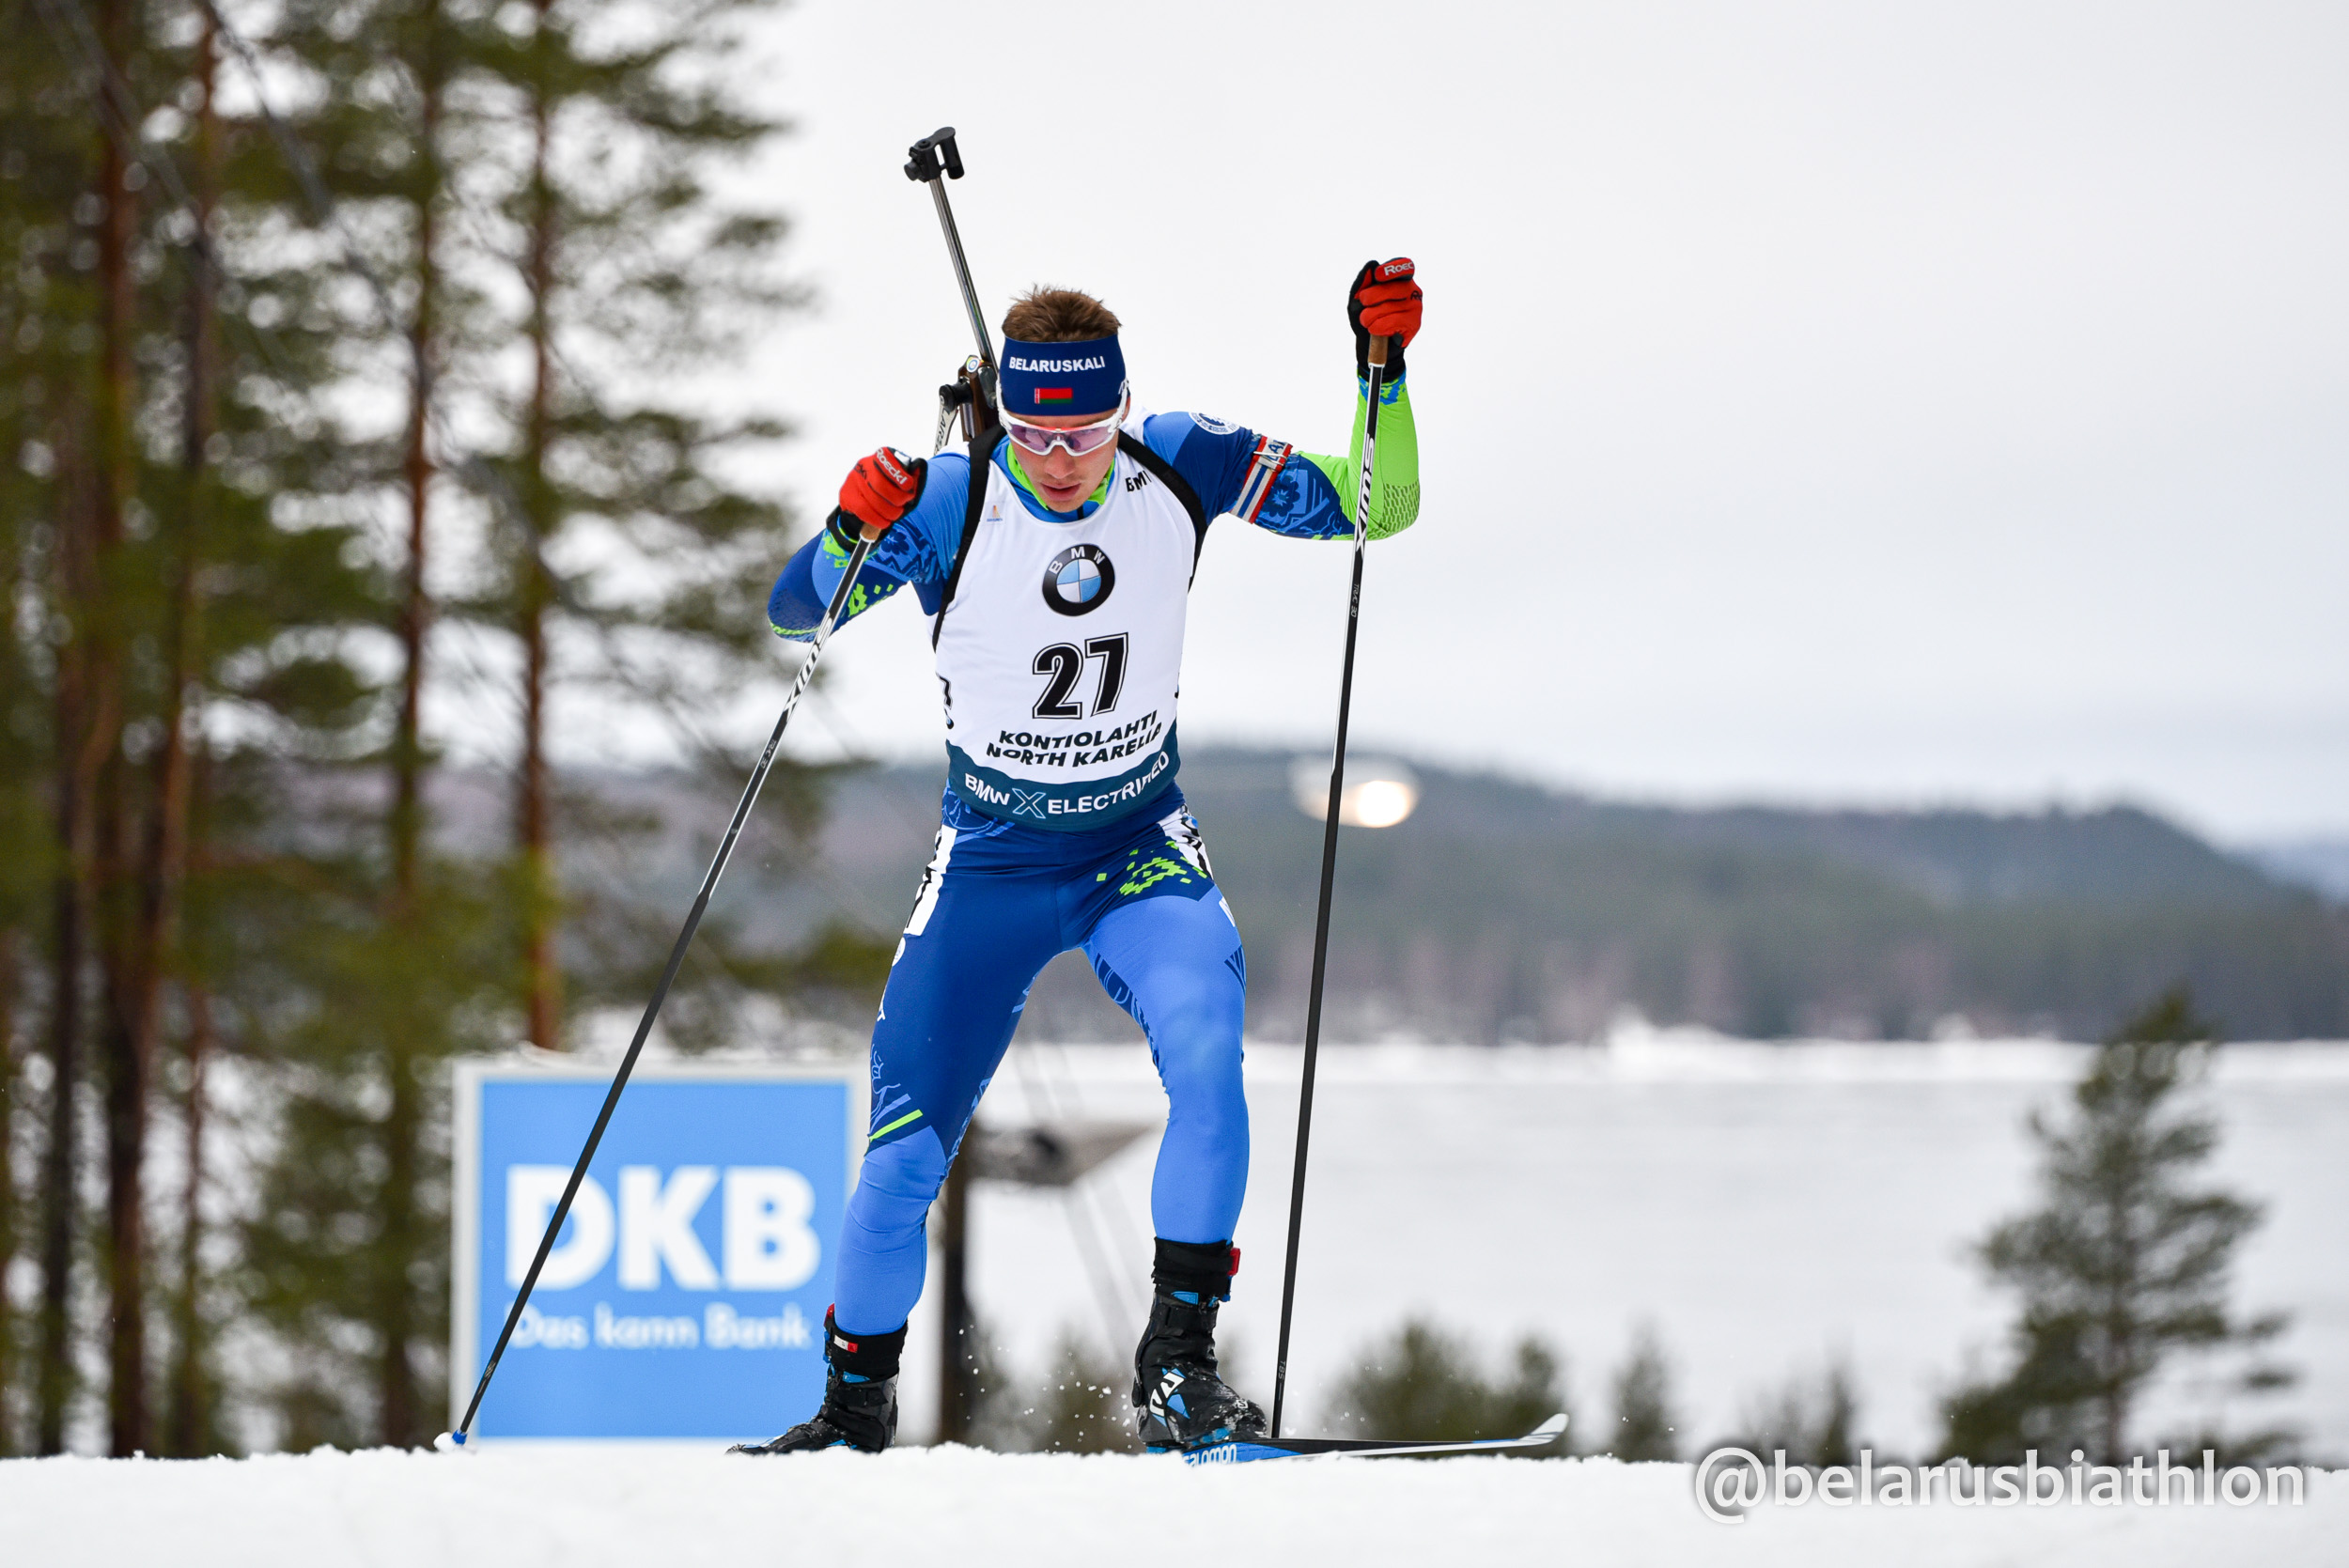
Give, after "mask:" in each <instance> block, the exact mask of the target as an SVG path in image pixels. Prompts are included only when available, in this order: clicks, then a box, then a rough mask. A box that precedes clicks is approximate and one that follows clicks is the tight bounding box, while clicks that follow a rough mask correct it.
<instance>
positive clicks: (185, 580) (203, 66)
mask: <svg viewBox="0 0 2349 1568" xmlns="http://www.w3.org/2000/svg"><path fill="white" fill-rule="evenodd" d="M201 16H202V23H201V31H200V33H199V35H198V37H197V39H196V45H195V51H194V58H193V60H192V62H191V63H192V66H193V69H194V81H195V85H196V91H197V93H198V100H197V103H196V110H195V135H194V144H195V145H194V163H195V179H194V197H195V211H194V219H195V225H196V232H195V236H194V240H193V241H191V242H190V243H189V245H188V250H187V265H188V298H187V306H186V310H187V315H186V322H185V328H184V337H185V345H186V353H187V384H186V387H185V389H184V393H183V412H184V422H183V424H182V426H181V428H180V449H179V472H180V480H181V489H180V518H179V528H180V540H179V560H178V562H177V563H175V570H174V574H173V579H172V587H171V620H170V629H169V636H170V658H169V667H168V671H167V674H166V677H165V679H166V686H165V689H164V692H163V724H164V729H163V747H162V749H161V750H160V752H158V753H157V755H156V758H155V783H154V791H155V810H154V816H153V820H152V824H151V827H150V830H149V832H148V846H147V864H146V875H145V877H144V885H143V887H142V890H141V896H140V900H139V913H140V918H141V923H142V925H143V927H144V929H143V931H142V933H141V949H142V952H143V953H144V954H145V955H146V960H147V961H146V963H145V964H144V965H143V967H142V969H141V971H140V975H139V982H140V986H141V994H140V995H139V996H138V997H137V998H136V999H135V1001H136V1012H135V1014H134V1017H135V1019H136V1021H137V1023H138V1025H139V1027H140V1029H141V1031H142V1032H143V1034H144V1036H145V1043H144V1046H143V1053H144V1055H145V1056H146V1058H147V1060H148V1061H149V1062H151V1061H153V1060H154V1055H155V1037H156V1033H157V1031H158V1030H159V1028H160V1019H159V1007H158V1001H159V997H160V993H161V989H162V986H163V977H164V975H165V973H166V972H167V971H170V970H177V969H179V967H180V966H179V903H180V894H181V891H182V889H183V887H184V886H185V883H186V877H187V863H188V822H189V815H190V802H189V795H190V792H191V788H192V772H193V768H194V757H193V756H192V754H191V753H192V749H193V745H194V742H193V741H192V738H191V737H192V736H193V735H194V733H196V732H197V730H198V728H199V726H200V723H201V715H200V711H199V709H198V706H197V698H196V695H195V683H196V681H197V678H198V675H197V670H198V665H199V660H200V658H201V652H202V635H201V633H202V615H203V607H202V605H201V604H200V602H199V601H198V597H197V583H198V581H199V577H200V572H201V567H202V565H203V560H204V550H205V545H206V537H207V534H208V530H209V526H210V518H211V503H212V487H211V459H210V445H211V439H212V434H213V432H214V431H215V430H216V429H217V428H218V427H219V419H218V408H217V405H216V399H217V397H218V387H219V364H220V343H219V330H218V323H217V321H216V319H215V317H214V309H213V307H214V303H215V302H216V300H217V298H218V293H219V287H220V277H219V273H218V269H217V265H216V258H215V256H213V253H212V213H213V210H214V208H215V207H216V206H217V205H218V202H219V192H220V138H219V121H218V116H217V115H216V114H215V112H214V109H213V102H212V88H213V69H214V53H215V50H216V49H217V47H218V44H217V39H215V37H214V30H213V22H212V14H211V12H210V10H205V11H203V12H202V13H201ZM184 994H185V995H186V997H187V1002H188V1008H189V1014H190V1016H189V1019H188V1100H187V1115H186V1132H187V1145H188V1148H187V1160H188V1171H187V1185H186V1188H185V1193H184V1203H183V1205H182V1209H181V1222H180V1236H179V1250H180V1270H179V1272H180V1279H179V1290H178V1291H177V1293H176V1294H175V1296H174V1297H173V1307H172V1327H173V1336H172V1337H173V1347H172V1362H171V1378H170V1386H169V1390H168V1394H169V1397H168V1402H167V1405H166V1406H165V1407H166V1409H167V1411H168V1412H169V1414H168V1422H169V1429H168V1431H167V1432H166V1433H165V1435H164V1450H163V1451H164V1452H167V1453H173V1454H181V1455H187V1456H193V1455H194V1453H195V1452H197V1451H198V1447H199V1444H200V1441H201V1433H202V1427H203V1424H204V1423H203V1421H202V1420H201V1417H200V1415H199V1412H198V1409H197V1403H198V1398H199V1395H198V1390H197V1388H196V1382H197V1379H196V1369H197V1367H198V1365H199V1347H198V1345H197V1343H196V1340H197V1334H198V1329H197V1312H196V1300H195V1293H196V1279H197V1269H196V1264H197V1258H196V1252H197V1248H198V1244H199V1242H200V1239H201V1226H200V1224H199V1222H198V1216H197V1198H198V1193H199V1189H200V1187H201V1178H202V1173H203V1157H204V1055H205V1048H206V1045H207V1041H206V1039H205V1036H206V1034H207V1033H208V1032H210V1006H209V1003H210V999H209V998H208V997H206V996H205V995H204V992H203V990H202V987H201V986H200V985H196V984H191V985H189V986H186V988H185V993H184ZM199 1011H200V1012H201V1013H202V1015H203V1016H202V1017H198V1016H197V1015H198V1013H199Z"/></svg>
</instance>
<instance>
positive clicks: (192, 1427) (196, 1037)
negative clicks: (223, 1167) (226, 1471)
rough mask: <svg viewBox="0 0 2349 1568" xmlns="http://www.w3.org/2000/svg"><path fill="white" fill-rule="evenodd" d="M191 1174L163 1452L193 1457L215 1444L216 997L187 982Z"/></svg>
mask: <svg viewBox="0 0 2349 1568" xmlns="http://www.w3.org/2000/svg"><path fill="white" fill-rule="evenodd" d="M186 997H187V1009H188V1101H187V1121H186V1132H187V1145H188V1168H187V1174H186V1180H185V1183H184V1185H183V1186H182V1187H181V1188H180V1190H179V1289H178V1291H177V1292H176V1293H175V1295H174V1296H173V1299H172V1304H171V1322H172V1344H171V1389H170V1403H169V1405H168V1406H167V1409H168V1411H169V1415H168V1418H167V1422H166V1425H165V1427H164V1431H163V1452H164V1453H165V1454H166V1455H167V1456H169V1457H171V1458H174V1459H194V1458H197V1457H200V1456H201V1455H203V1454H205V1453H207V1452H210V1450H211V1446H212V1445H211V1441H210V1436H211V1428H212V1414H211V1393H210V1388H209V1386H208V1385H209V1379H207V1378H206V1377H205V1375H204V1362H205V1345H204V1068H205V1064H206V1063H208V1062H210V1060H211V1054H212V999H211V994H210V992H208V991H207V990H205V988H204V986H203V983H202V982H201V981H194V982H191V983H190V984H189V985H188V987H187V991H186Z"/></svg>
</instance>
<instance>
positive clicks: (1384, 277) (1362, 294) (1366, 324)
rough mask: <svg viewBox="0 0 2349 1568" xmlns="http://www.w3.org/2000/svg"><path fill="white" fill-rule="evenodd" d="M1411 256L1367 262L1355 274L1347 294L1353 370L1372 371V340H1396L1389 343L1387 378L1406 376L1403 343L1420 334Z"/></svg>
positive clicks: (1359, 374)
mask: <svg viewBox="0 0 2349 1568" xmlns="http://www.w3.org/2000/svg"><path fill="white" fill-rule="evenodd" d="M1412 271H1413V269H1412V267H1411V258H1410V257H1409V256H1396V257H1395V258H1394V259H1393V260H1392V261H1365V262H1363V263H1362V270H1361V272H1357V273H1355V274H1354V287H1353V288H1352V289H1351V290H1349V291H1348V292H1347V294H1346V321H1347V323H1348V324H1349V325H1351V326H1352V327H1353V329H1354V373H1355V374H1356V375H1358V376H1368V375H1369V374H1370V340H1371V338H1372V337H1373V336H1377V337H1386V338H1392V339H1393V341H1392V342H1391V343H1390V344H1388V345H1387V368H1386V373H1385V374H1386V379H1387V380H1390V381H1396V380H1402V379H1403V346H1404V345H1405V344H1406V343H1408V342H1410V341H1411V339H1412V338H1414V337H1416V336H1418V335H1419V312H1420V289H1419V284H1418V282H1417V280H1416V279H1414V278H1413V276H1412Z"/></svg>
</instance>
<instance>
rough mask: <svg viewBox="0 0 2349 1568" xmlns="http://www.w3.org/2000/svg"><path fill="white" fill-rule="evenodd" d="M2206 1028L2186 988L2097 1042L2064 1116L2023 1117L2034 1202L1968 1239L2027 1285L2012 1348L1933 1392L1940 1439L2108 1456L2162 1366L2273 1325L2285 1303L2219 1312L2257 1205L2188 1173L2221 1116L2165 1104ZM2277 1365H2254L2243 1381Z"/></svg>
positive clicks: (1992, 1455) (2174, 1096) (2018, 1450)
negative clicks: (1996, 1363)
mask: <svg viewBox="0 0 2349 1568" xmlns="http://www.w3.org/2000/svg"><path fill="white" fill-rule="evenodd" d="M2217 1038H2218V1030H2217V1026H2216V1025H2214V1024H2212V1023H2210V1022H2209V1021H2208V1020H2206V1019H2204V1018H2201V1017H2197V1016H2196V1014H2195V1012H2194V1008H2193V1004H2192V1000H2191V998H2190V997H2189V996H2188V995H2187V993H2186V989H2185V988H2184V987H2182V986H2181V987H2179V988H2177V989H2175V990H2172V991H2170V992H2169V993H2168V994H2167V995H2165V996H2163V997H2161V998H2160V999H2159V1000H2158V1001H2155V1002H2154V1003H2153V1004H2152V1005H2150V1006H2148V1007H2147V1008H2145V1009H2144V1010H2143V1011H2142V1012H2140V1013H2139V1014H2138V1015H2137V1016H2136V1017H2132V1018H2131V1019H2129V1020H2128V1021H2127V1022H2126V1023H2124V1024H2123V1026H2122V1027H2121V1028H2120V1030H2119V1031H2117V1032H2115V1033H2114V1034H2113V1035H2112V1037H2111V1038H2110V1039H2109V1040H2108V1041H2107V1042H2106V1043H2105V1045H2104V1046H2103V1048H2100V1049H2099V1050H2098V1051H2097V1053H2096V1057H2095V1060H2094V1062H2093V1063H2092V1065H2091V1066H2090V1068H2089V1071H2088V1074H2087V1076H2086V1077H2085V1078H2083V1079H2081V1080H2080V1082H2079V1084H2078V1086H2077V1088H2076V1089H2075V1090H2074V1091H2073V1094H2072V1100H2073V1116H2072V1118H2071V1120H2070V1121H2069V1122H2068V1123H2067V1124H2063V1125H2058V1124H2056V1123H2054V1122H2051V1121H2049V1120H2048V1119H2046V1117H2044V1116H2042V1115H2039V1114H2037V1113H2034V1114H2033V1115H2032V1117H2031V1120H2030V1131H2031V1136H2032V1137H2033V1139H2034V1140H2036V1141H2037V1142H2038V1143H2039V1145H2040V1150H2041V1172H2040V1182H2041V1188H2042V1191H2043V1194H2044V1203H2043V1205H2042V1206H2041V1207H2040V1208H2039V1209H2037V1210H2035V1211H2034V1212H2032V1213H2030V1214H2026V1215H2023V1216H2020V1217H2018V1218H2016V1219H2011V1220H2008V1221H2007V1222H2006V1223H2004V1224H2002V1225H2000V1226H1999V1227H1998V1229H1996V1230H1995V1231H1993V1232H1992V1233H1991V1234H1990V1235H1989V1237H1988V1238H1987V1239H1986V1240H1985V1241H1984V1242H1983V1244H1982V1248H1981V1258H1982V1262H1983V1267H1984V1269H1985V1270H1986V1271H1987V1272H1988V1273H1989V1275H1990V1277H1991V1278H1992V1279H1993V1280H1994V1281H1998V1282H1999V1283H2000V1284H2002V1285H2005V1286H2008V1287H2010V1288H2012V1289H2015V1290H2017V1291H2019V1292H2020V1293H2021V1296H2022V1315H2021V1317H2020V1319H2019V1320H2018V1321H2017V1322H2016V1324H2015V1328H2014V1331H2013V1340H2014V1348H2015V1364H2014V1366H2013V1368H2012V1369H2011V1370H2010V1371H2009V1372H2008V1373H2007V1374H2005V1375H2004V1376H2002V1377H1999V1378H1997V1379H1994V1380H1990V1381H1986V1382H1981V1383H1976V1384H1973V1385H1970V1386H1968V1387H1965V1388H1961V1389H1958V1390H1957V1391H1956V1392H1955V1393H1953V1394H1952V1395H1951V1396H1950V1397H1949V1398H1948V1399H1946V1400H1945V1401H1944V1402H1943V1404H1942V1420H1943V1421H1944V1423H1945V1435H1944V1436H1943V1439H1942V1446H1943V1449H1944V1451H1945V1452H1948V1453H1951V1454H1960V1455H1964V1456H1965V1457H1967V1458H1969V1459H1972V1460H1975V1461H1977V1462H1980V1463H1983V1464H2000V1463H2007V1462H2015V1463H2019V1462H2020V1461H2021V1459H2022V1457H2023V1453H2024V1451H2025V1450H2027V1449H2037V1450H2038V1451H2039V1452H2041V1453H2042V1454H2048V1453H2054V1454H2064V1453H2068V1452H2070V1451H2071V1450H2072V1449H2073V1448H2075V1447H2078V1448H2082V1449H2085V1450H2086V1451H2088V1452H2089V1453H2090V1454H2091V1455H2092V1457H2093V1458H2094V1459H2095V1460H2096V1461H2097V1462H2099V1463H2108V1464H2109V1463H2118V1462H2121V1461H2123V1460H2124V1459H2125V1458H2126V1457H2127V1452H2128V1451H2127V1443H2128V1440H2129V1436H2130V1433H2131V1427H2132V1419H2133V1417H2134V1416H2135V1414H2136V1411H2137V1407H2138V1404H2139V1399H2140V1397H2141V1396H2142V1394H2143V1393H2144V1391H2145V1389H2147V1387H2148V1386H2149V1385H2150V1384H2151V1383H2152V1382H2153V1380H2154V1378H2155V1374H2158V1373H2159V1372H2160V1371H2161V1370H2162V1368H2163V1367H2164V1366H2166V1365H2167V1364H2169V1363H2170V1361H2171V1360H2172V1359H2174V1358H2176V1357H2178V1356H2179V1355H2180V1354H2182V1353H2202V1354H2210V1353H2216V1352H2220V1351H2227V1350H2249V1349H2252V1348H2255V1347H2257V1346H2259V1345H2262V1344H2263V1343H2266V1342H2268V1341H2270V1340H2272V1339H2273V1338H2274V1337H2275V1336H2276V1335H2277V1334H2278V1333H2279V1332H2281V1330H2282V1328H2283V1327H2284V1321H2285V1320H2284V1319H2283V1318H2282V1317H2281V1316H2280V1315H2278V1316H2270V1317H2263V1318H2258V1319H2254V1320H2250V1321H2245V1320H2241V1319H2238V1318H2236V1317H2235V1316H2234V1315H2233V1314H2232V1312H2230V1311H2229V1310H2228V1306H2227V1294H2228V1271H2229V1268H2230V1267H2231V1266H2232V1263H2233V1259H2234V1253H2235V1249H2236V1248H2237V1247H2238V1246H2240V1245H2241V1244H2242V1242H2243V1240H2244V1238H2245V1237H2246V1236H2248V1234H2250V1233H2251V1231H2252V1230H2253V1229H2254V1228H2255V1227H2256V1226H2257V1225H2258V1224H2259V1221H2260V1207H2259V1205H2258V1204H2256V1203H2250V1202H2248V1201H2247V1200H2245V1199H2242V1198H2239V1197H2236V1196H2234V1195H2233V1194H2232V1193H2229V1192H2226V1191H2223V1190H2221V1189H2219V1188H2213V1187H2208V1186H2201V1185H2198V1184H2197V1182H2196V1178H2197V1176H2198V1175H2199V1174H2200V1172H2201V1167H2202V1166H2203V1165H2204V1164H2206V1163H2207V1162H2208V1160H2209V1158H2210V1157H2211V1153H2212V1151H2213V1150H2214V1149H2216V1148H2217V1142H2218V1124H2217V1121H2216V1119H2214V1118H2213V1117H2211V1116H2210V1115H2208V1114H2207V1113H2206V1112H2204V1111H2202V1110H2198V1109H2196V1108H2194V1107H2192V1106H2191V1105H2185V1106H2182V1105H2180V1104H2179V1103H2178V1102H2179V1099H2180V1097H2181V1096H2182V1095H2184V1094H2186V1092H2187V1091H2189V1090H2190V1089H2191V1087H2192V1086H2193V1085H2194V1084H2195V1083H2197V1082H2198V1081H2199V1079H2201V1074H2202V1072H2203V1070H2204V1067H2205V1063H2206V1062H2207V1060H2208V1054H2209V1050H2210V1048H2211V1047H2212V1045H2213V1043H2214V1042H2216V1041H2217ZM2286 1380H2287V1379H2286V1378H2285V1376H2284V1374H2281V1373H2279V1371H2278V1370H2277V1369H2274V1368H2272V1367H2265V1366H2255V1367H2253V1368H2252V1369H2251V1370H2250V1371H2249V1372H2248V1373H2247V1374H2244V1376H2243V1377H2242V1379H2241V1380H2240V1383H2239V1386H2240V1387H2242V1388H2243V1389H2247V1390H2249V1391H2258V1390H2263V1389H2272V1388H2276V1387H2279V1386H2280V1384H2281V1383H2282V1382H2284V1381H2286Z"/></svg>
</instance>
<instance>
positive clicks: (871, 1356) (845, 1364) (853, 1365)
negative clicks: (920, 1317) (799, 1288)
mask: <svg viewBox="0 0 2349 1568" xmlns="http://www.w3.org/2000/svg"><path fill="white" fill-rule="evenodd" d="M905 1347H906V1331H905V1330H904V1329H903V1328H900V1329H898V1330H897V1331H896V1332H895V1333H894V1334H864V1335H862V1336H860V1337H858V1338H856V1339H853V1340H852V1339H849V1338H848V1336H847V1335H845V1334H843V1333H841V1332H840V1330H839V1328H838V1327H836V1326H834V1324H833V1323H832V1312H831V1309H829V1308H827V1309H826V1310H825V1312H824V1365H825V1369H826V1372H825V1377H824V1403H823V1405H822V1406H821V1407H819V1408H818V1409H817V1412H816V1414H815V1415H814V1416H812V1417H810V1418H809V1419H808V1420H806V1421H801V1423H800V1424H799V1425H797V1426H795V1427H793V1428H792V1429H791V1430H790V1431H788V1432H786V1433H785V1434H784V1435H783V1436H780V1437H772V1438H770V1439H768V1440H767V1441H766V1442H763V1443H737V1444H735V1445H734V1447H733V1448H731V1449H728V1450H727V1451H726V1452H729V1453H804V1452H808V1451H809V1450H811V1449H836V1448H852V1449H862V1450H863V1452H866V1453H879V1452H880V1451H881V1450H883V1449H885V1448H887V1447H888V1446H889V1443H890V1439H892V1438H894V1436H897V1358H898V1357H899V1356H900V1355H901V1354H902V1353H903V1352H904V1350H905Z"/></svg>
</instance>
